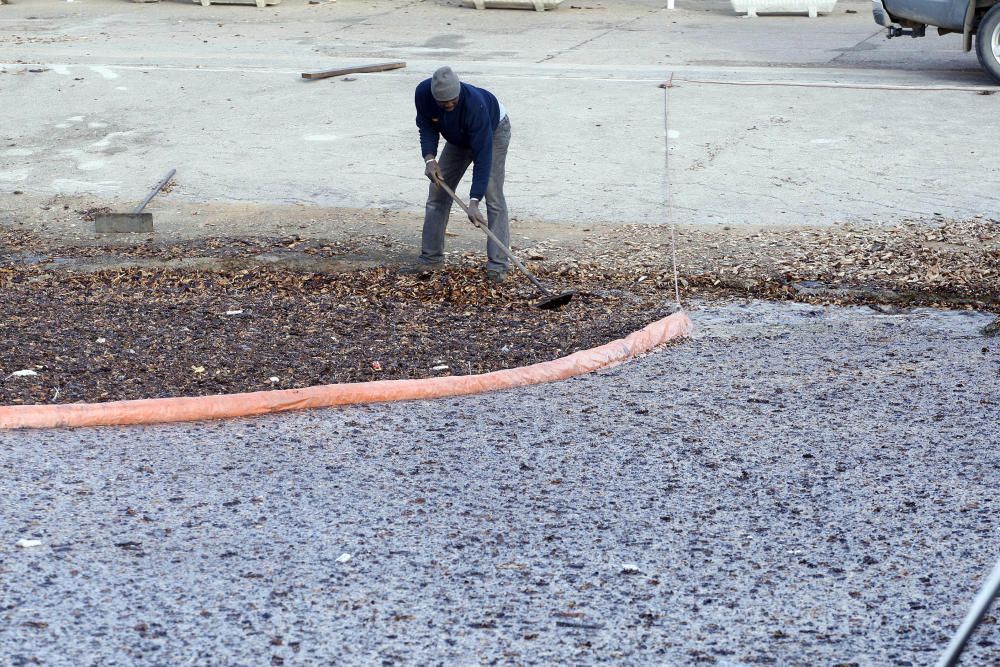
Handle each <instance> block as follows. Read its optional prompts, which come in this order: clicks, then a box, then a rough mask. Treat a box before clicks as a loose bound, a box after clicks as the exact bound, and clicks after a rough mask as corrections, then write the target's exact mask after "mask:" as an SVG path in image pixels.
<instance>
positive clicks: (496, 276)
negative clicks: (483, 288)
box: [486, 269, 507, 284]
mask: <svg viewBox="0 0 1000 667" xmlns="http://www.w3.org/2000/svg"><path fill="white" fill-rule="evenodd" d="M486 279H487V280H489V281H490V282H491V283H496V284H500V283H502V282H503V281H505V280H507V272H506V271H498V270H496V269H486Z"/></svg>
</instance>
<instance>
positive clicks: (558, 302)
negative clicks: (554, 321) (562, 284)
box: [535, 292, 576, 310]
mask: <svg viewBox="0 0 1000 667" xmlns="http://www.w3.org/2000/svg"><path fill="white" fill-rule="evenodd" d="M574 295H576V292H563V293H562V294H553V295H552V296H547V297H545V298H543V299H539V300H538V301H536V302H535V308H540V309H541V310H558V309H560V308H562V307H563V306H565V305H566V304H567V303H569V302H570V301H572V300H573V296H574Z"/></svg>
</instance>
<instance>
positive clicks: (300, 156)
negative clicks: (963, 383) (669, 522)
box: [0, 0, 1000, 234]
mask: <svg viewBox="0 0 1000 667" xmlns="http://www.w3.org/2000/svg"><path fill="white" fill-rule="evenodd" d="M677 5H678V6H677V9H675V10H674V11H669V10H667V9H666V8H665V3H663V2H662V0H656V1H652V0H628V1H626V0H603V1H600V2H592V1H590V0H588V1H586V2H579V3H577V2H576V0H573V1H572V2H568V3H564V4H563V6H562V7H561V8H560V9H558V10H556V11H551V12H545V13H537V12H530V11H488V12H476V11H474V10H471V9H467V8H464V7H461V6H458V3H456V2H452V3H448V2H441V1H432V0H423V1H413V2H389V1H386V0H378V1H375V2H357V1H353V0H341V1H340V2H336V3H324V4H321V5H309V4H307V3H305V2H304V0H296V1H291V0H286V2H285V3H283V4H282V5H280V6H277V7H271V8H268V9H266V10H257V9H256V8H253V7H247V6H225V5H222V6H212V7H201V6H200V5H195V4H193V3H190V2H181V1H180V0H177V1H173V2H167V1H164V2H160V3H154V4H134V3H130V2H124V1H121V0H86V1H85V2H76V3H66V2H63V1H61V0H31V2H24V1H23V0H22V1H21V2H20V3H15V4H13V5H8V6H5V7H3V8H2V9H0V63H6V64H5V65H3V67H2V69H4V70H6V74H2V75H0V94H2V95H3V96H4V97H5V98H7V99H11V98H15V99H19V100H22V102H21V103H19V104H17V105H13V106H11V107H8V108H7V119H8V120H7V123H5V129H4V131H3V133H2V136H0V139H3V140H4V141H5V145H3V146H2V147H0V187H2V188H3V190H4V191H6V192H10V191H12V190H14V189H17V190H21V191H24V192H25V193H26V195H24V196H23V197H21V198H4V199H5V202H4V204H5V205H7V206H9V207H10V208H9V210H10V213H9V214H8V215H9V216H11V217H17V218H20V217H21V216H22V215H24V214H28V213H30V214H32V215H34V216H38V215H39V209H38V206H39V205H40V204H44V203H46V202H47V203H49V204H51V203H52V200H51V197H52V196H54V195H59V196H61V197H64V198H69V199H72V198H73V197H82V198H87V199H94V200H101V201H102V202H105V201H114V202H118V203H120V205H122V206H124V205H126V204H127V203H130V202H132V201H135V200H138V199H140V198H141V197H142V195H143V194H144V192H145V191H146V189H147V188H148V187H150V185H151V184H152V183H154V182H156V180H157V179H158V177H159V176H160V175H161V174H162V173H164V172H165V171H166V170H167V169H168V168H170V167H176V168H177V169H178V184H179V185H178V187H177V189H176V190H175V191H174V192H173V193H172V194H171V195H169V196H167V197H164V198H162V199H161V200H159V201H156V202H154V206H153V209H152V210H154V211H156V212H157V214H158V219H157V224H158V226H159V228H161V229H162V230H165V231H166V230H171V229H175V228H182V229H183V228H188V229H190V228H197V227H199V226H200V225H201V224H202V222H203V221H204V220H205V218H204V217H194V210H198V209H199V208H200V209H202V210H203V211H205V210H208V211H213V210H215V209H214V207H217V206H220V205H229V206H232V205H239V206H243V207H244V208H241V209H237V210H235V211H232V210H231V211H229V213H230V214H231V215H230V216H229V217H228V218H226V220H225V224H224V225H223V226H225V227H226V228H228V229H243V228H245V226H247V225H249V227H250V228H251V229H259V228H260V226H261V220H260V219H259V216H256V215H255V212H254V211H253V210H252V208H253V207H254V206H260V205H276V204H278V205H288V206H287V208H290V209H293V210H294V209H296V208H297V207H296V206H295V205H306V206H308V207H310V210H311V211H313V212H314V213H315V215H311V216H309V217H310V218H312V223H314V224H315V225H316V226H317V229H316V233H324V234H331V233H335V232H336V231H337V229H338V228H337V227H336V226H334V225H326V226H324V219H325V218H326V217H328V216H327V213H326V212H325V207H347V208H354V209H366V210H372V209H385V210H389V211H401V212H405V213H408V214H410V215H411V216H412V215H413V214H415V213H416V212H418V211H420V210H421V207H422V204H423V198H424V192H425V188H426V181H425V179H424V177H423V175H422V162H421V160H420V155H419V149H418V145H417V139H416V131H415V128H414V126H413V115H414V112H413V109H412V90H413V87H414V86H415V85H416V83H417V82H418V81H420V80H421V79H422V78H424V77H426V76H428V75H429V74H430V73H431V72H432V71H433V70H434V69H435V68H436V67H437V66H439V65H441V64H442V63H449V64H451V65H453V66H454V68H455V69H456V71H458V72H459V73H460V74H461V75H462V76H463V77H465V78H466V79H467V80H469V81H471V82H474V83H478V84H481V85H484V86H486V87H489V88H490V89H492V90H494V91H496V92H497V93H498V94H499V96H500V97H501V98H502V100H503V102H504V103H505V104H506V105H507V107H508V109H509V111H510V114H511V118H512V122H513V127H514V143H513V147H512V154H511V158H510V160H509V163H508V182H509V186H508V190H509V201H510V204H511V209H512V211H513V214H514V216H515V217H516V218H518V220H519V221H520V222H521V223H527V222H530V221H535V220H542V221H550V222H555V223H559V224H562V225H566V224H567V223H572V224H579V223H598V222H600V223H609V224H616V223H621V222H651V223H660V222H663V221H664V220H665V219H666V212H665V208H664V200H665V186H664V170H663V162H664V146H665V136H664V134H665V130H664V113H663V107H664V92H663V90H661V89H660V88H658V84H659V83H661V82H662V81H663V80H665V79H666V78H667V77H668V76H669V75H670V73H671V72H673V73H675V74H676V76H677V77H679V78H681V79H698V80H714V81H728V82H763V81H771V82H774V81H778V82H793V83H836V84H861V85H881V84H891V85H904V86H912V87H917V88H921V87H931V88H935V87H941V86H955V85H958V86H967V87H973V88H986V87H989V86H991V82H990V81H989V80H988V79H987V77H986V75H985V74H983V73H982V72H981V71H980V70H979V68H978V64H977V63H976V58H975V55H974V54H963V53H961V50H960V38H958V37H956V36H954V35H952V36H949V37H937V36H931V37H927V38H925V39H922V40H913V39H906V40H902V39H898V40H893V41H891V42H890V41H887V40H885V39H884V37H883V36H882V33H881V31H880V29H879V28H878V26H877V25H875V24H874V22H873V21H872V18H871V13H870V3H869V2H868V0H841V1H840V2H839V3H838V5H837V9H836V11H835V12H834V13H833V14H831V15H828V16H822V17H820V18H817V19H808V18H806V17H804V16H770V17H761V18H759V19H746V18H742V17H740V16H737V15H736V14H734V13H733V11H732V10H731V8H730V5H729V3H728V2H724V1H722V0H697V1H695V0H687V1H685V0H679V2H678V3H677ZM574 7H576V8H574ZM849 12H850V13H849ZM385 60H405V61H406V62H407V67H406V69H402V70H395V71H392V72H385V73H380V74H368V75H358V76H356V77H355V80H353V81H344V80H341V79H328V80H322V81H318V82H304V81H303V80H301V79H300V77H299V74H300V72H302V71H307V70H316V69H324V68H329V67H336V66H345V65H352V64H358V63H367V62H377V61H385ZM39 67H41V68H47V71H44V72H41V73H31V72H30V70H31V69H37V68H39ZM998 104H1000V96H984V95H979V94H976V93H975V92H955V91H936V92H933V91H920V90H908V91H874V90H866V89H863V90H856V89H829V88H787V87H746V86H730V85H707V84H693V83H685V82H681V84H680V87H679V88H677V89H675V90H674V92H673V99H672V119H671V131H672V133H673V137H674V138H673V139H672V141H673V145H674V148H673V153H672V156H673V157H672V159H673V164H672V166H671V180H672V181H673V189H672V194H673V198H674V199H673V202H674V209H673V211H674V214H675V217H676V220H677V221H678V222H681V223H691V224H741V223H747V224H769V225H774V224H781V225H795V224H813V223H824V222H833V221H838V220H863V219H869V220H874V221H883V220H893V219H898V218H899V217H900V216H925V215H926V216H929V215H932V214H933V213H942V214H944V215H947V216H951V217H967V216H972V215H976V214H990V213H993V212H996V211H997V209H998V198H997V196H996V193H995V192H994V191H993V190H992V189H990V188H987V187H983V184H984V183H988V182H993V181H996V180H997V178H998V167H997V164H996V160H995V159H994V156H993V153H992V151H990V150H988V149H987V147H988V146H991V145H996V144H997V143H998V141H1000V129H998V128H997V126H996V124H995V123H994V124H990V123H984V122H983V119H984V118H986V117H989V116H990V115H992V114H995V113H996V111H997V108H998V107H997V105H998ZM876 110H877V112H876ZM189 204H197V206H195V207H193V208H192V207H190V206H186V205H189ZM247 207H249V208H250V210H247ZM282 217H283V216H282V215H281V214H280V213H275V214H273V215H270V216H266V217H265V220H264V221H263V222H264V224H265V225H266V224H278V225H280V224H281V223H280V219H281V218H282ZM247 219H250V220H251V221H252V222H250V223H247ZM275 220H278V221H279V222H275ZM74 222H76V221H74ZM65 224H71V223H69V222H66V223H65ZM405 224H407V225H408V226H412V225H413V222H412V220H407V221H406V222H405Z"/></svg>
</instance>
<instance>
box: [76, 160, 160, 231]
mask: <svg viewBox="0 0 1000 667" xmlns="http://www.w3.org/2000/svg"><path fill="white" fill-rule="evenodd" d="M176 173H177V170H176V169H171V170H170V172H169V173H168V174H167V175H166V176H164V177H163V180H161V181H160V182H159V183H157V184H156V187H154V188H153V190H152V191H151V192H150V193H149V194H148V195H146V198H145V199H143V200H142V203H141V204H139V205H138V206H137V207H136V208H135V210H134V211H132V212H131V213H105V214H102V215H99V216H97V217H96V218H94V230H95V231H96V232H97V233H98V234H114V233H123V232H151V231H153V214H152V213H143V212H142V209H144V208H146V204H148V203H149V200H150V199H152V198H153V197H155V196H156V193H157V192H159V191H160V190H162V189H163V186H165V185H166V184H167V183H168V182H170V179H171V178H173V177H174V174H176Z"/></svg>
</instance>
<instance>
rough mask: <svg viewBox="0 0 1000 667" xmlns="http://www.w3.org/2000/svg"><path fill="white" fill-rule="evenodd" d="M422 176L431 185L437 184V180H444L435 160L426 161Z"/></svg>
mask: <svg viewBox="0 0 1000 667" xmlns="http://www.w3.org/2000/svg"><path fill="white" fill-rule="evenodd" d="M424 176H426V177H427V178H429V179H430V181H431V183H437V182H438V180H442V181H443V180H444V176H442V175H441V167H440V166H438V163H437V160H435V159H434V158H431V159H430V160H427V162H426V164H424Z"/></svg>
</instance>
